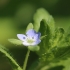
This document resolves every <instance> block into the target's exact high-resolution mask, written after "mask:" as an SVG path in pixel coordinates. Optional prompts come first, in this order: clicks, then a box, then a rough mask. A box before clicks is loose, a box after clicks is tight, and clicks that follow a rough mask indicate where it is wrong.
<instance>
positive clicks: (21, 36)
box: [17, 34, 27, 41]
mask: <svg viewBox="0 0 70 70" xmlns="http://www.w3.org/2000/svg"><path fill="white" fill-rule="evenodd" d="M17 37H18V38H19V39H20V40H22V41H26V38H27V37H26V35H24V34H17Z"/></svg>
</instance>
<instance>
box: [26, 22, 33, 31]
mask: <svg viewBox="0 0 70 70" xmlns="http://www.w3.org/2000/svg"><path fill="white" fill-rule="evenodd" d="M29 29H33V24H32V23H29V24H28V26H27V28H26V32H27V31H28V30H29Z"/></svg>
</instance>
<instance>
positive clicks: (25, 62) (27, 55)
mask: <svg viewBox="0 0 70 70" xmlns="http://www.w3.org/2000/svg"><path fill="white" fill-rule="evenodd" d="M29 54H30V50H29V49H28V51H27V54H26V57H25V60H24V65H23V70H26V66H27V61H28V57H29Z"/></svg>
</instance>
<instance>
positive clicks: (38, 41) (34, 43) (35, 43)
mask: <svg viewBox="0 0 70 70" xmlns="http://www.w3.org/2000/svg"><path fill="white" fill-rule="evenodd" d="M40 42H41V40H40V39H39V40H37V41H36V42H33V43H31V44H30V45H31V46H36V45H38V44H39V43H40Z"/></svg>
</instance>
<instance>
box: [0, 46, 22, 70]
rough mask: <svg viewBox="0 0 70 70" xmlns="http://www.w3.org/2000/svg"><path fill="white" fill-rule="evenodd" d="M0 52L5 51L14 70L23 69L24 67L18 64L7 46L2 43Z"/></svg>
mask: <svg viewBox="0 0 70 70" xmlns="http://www.w3.org/2000/svg"><path fill="white" fill-rule="evenodd" d="M0 52H1V53H3V54H4V55H5V56H6V57H7V58H8V59H9V62H10V63H11V65H12V67H13V69H14V70H22V68H21V67H20V66H19V65H18V63H17V62H16V61H15V59H13V57H12V56H11V54H10V52H9V51H8V49H7V48H5V47H3V46H2V45H0Z"/></svg>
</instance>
